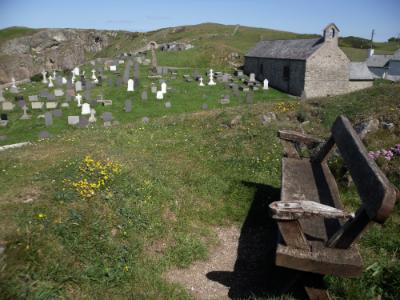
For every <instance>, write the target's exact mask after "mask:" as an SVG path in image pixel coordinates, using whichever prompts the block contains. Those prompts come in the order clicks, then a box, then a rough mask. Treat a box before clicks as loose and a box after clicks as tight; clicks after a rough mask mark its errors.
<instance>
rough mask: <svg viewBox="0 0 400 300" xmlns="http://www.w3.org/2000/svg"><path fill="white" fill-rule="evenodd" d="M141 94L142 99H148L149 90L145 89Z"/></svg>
mask: <svg viewBox="0 0 400 300" xmlns="http://www.w3.org/2000/svg"><path fill="white" fill-rule="evenodd" d="M141 96H142V101H147V99H148V96H147V91H143V92H142V95H141Z"/></svg>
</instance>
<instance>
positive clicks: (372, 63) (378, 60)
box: [365, 55, 393, 68]
mask: <svg viewBox="0 0 400 300" xmlns="http://www.w3.org/2000/svg"><path fill="white" fill-rule="evenodd" d="M392 56H393V55H372V56H370V57H368V58H367V60H366V61H365V62H366V63H367V66H368V67H375V68H383V67H384V66H385V65H386V64H387V62H388V61H389V60H390V59H391V58H392Z"/></svg>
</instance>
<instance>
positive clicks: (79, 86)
mask: <svg viewBox="0 0 400 300" xmlns="http://www.w3.org/2000/svg"><path fill="white" fill-rule="evenodd" d="M75 91H76V92H80V91H82V82H81V81H77V82H75Z"/></svg>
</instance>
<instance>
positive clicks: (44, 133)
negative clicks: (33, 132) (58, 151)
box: [39, 130, 51, 140]
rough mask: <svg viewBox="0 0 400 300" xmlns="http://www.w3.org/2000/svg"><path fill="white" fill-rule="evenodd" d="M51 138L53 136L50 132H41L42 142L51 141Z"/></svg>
mask: <svg viewBox="0 0 400 300" xmlns="http://www.w3.org/2000/svg"><path fill="white" fill-rule="evenodd" d="M50 137H51V135H50V133H49V132H48V131H45V130H43V131H41V132H39V139H41V140H46V139H49V138H50Z"/></svg>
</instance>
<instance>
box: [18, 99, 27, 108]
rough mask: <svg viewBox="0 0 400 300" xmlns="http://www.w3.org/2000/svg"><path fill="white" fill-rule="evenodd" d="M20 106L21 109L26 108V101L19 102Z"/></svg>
mask: <svg viewBox="0 0 400 300" xmlns="http://www.w3.org/2000/svg"><path fill="white" fill-rule="evenodd" d="M18 106H19V107H20V108H23V107H24V106H26V103H25V100H18Z"/></svg>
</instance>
